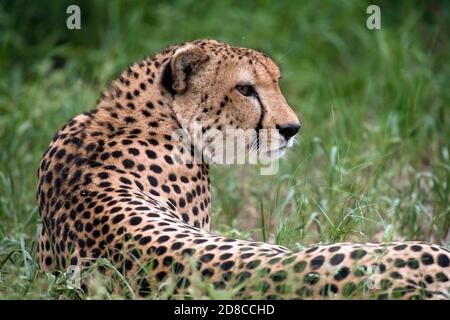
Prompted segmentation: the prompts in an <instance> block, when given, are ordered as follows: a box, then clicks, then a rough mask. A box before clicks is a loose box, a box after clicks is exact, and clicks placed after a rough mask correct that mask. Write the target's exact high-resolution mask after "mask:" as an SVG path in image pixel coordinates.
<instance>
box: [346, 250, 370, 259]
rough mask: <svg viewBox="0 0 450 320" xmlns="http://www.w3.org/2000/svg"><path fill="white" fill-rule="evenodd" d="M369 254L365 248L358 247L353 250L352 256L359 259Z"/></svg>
mask: <svg viewBox="0 0 450 320" xmlns="http://www.w3.org/2000/svg"><path fill="white" fill-rule="evenodd" d="M366 254H367V252H366V251H365V250H363V249H357V250H354V251H352V253H351V254H350V257H351V258H352V259H355V260H358V259H361V258H362V257H364V256H365V255H366Z"/></svg>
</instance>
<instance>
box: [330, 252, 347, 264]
mask: <svg viewBox="0 0 450 320" xmlns="http://www.w3.org/2000/svg"><path fill="white" fill-rule="evenodd" d="M344 258H345V255H343V254H342V253H337V254H335V255H334V256H332V257H331V259H330V264H331V265H333V266H337V265H338V264H340V263H341V262H342V261H344Z"/></svg>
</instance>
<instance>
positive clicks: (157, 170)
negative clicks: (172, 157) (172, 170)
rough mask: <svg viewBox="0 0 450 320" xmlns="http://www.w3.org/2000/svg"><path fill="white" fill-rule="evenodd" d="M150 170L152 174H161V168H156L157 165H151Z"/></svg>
mask: <svg viewBox="0 0 450 320" xmlns="http://www.w3.org/2000/svg"><path fill="white" fill-rule="evenodd" d="M150 170H152V171H153V172H154V173H161V172H162V168H161V167H160V166H158V165H157V164H152V165H151V166H150Z"/></svg>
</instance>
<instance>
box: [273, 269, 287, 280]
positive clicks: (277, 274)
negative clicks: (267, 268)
mask: <svg viewBox="0 0 450 320" xmlns="http://www.w3.org/2000/svg"><path fill="white" fill-rule="evenodd" d="M286 277H287V272H286V271H284V270H281V271H277V272H275V273H274V274H272V276H271V278H272V280H273V281H274V282H280V281H284V280H285V279H286Z"/></svg>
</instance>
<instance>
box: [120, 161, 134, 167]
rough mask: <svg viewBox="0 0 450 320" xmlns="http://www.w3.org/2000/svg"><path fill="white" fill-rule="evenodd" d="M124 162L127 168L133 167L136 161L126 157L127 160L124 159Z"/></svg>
mask: <svg viewBox="0 0 450 320" xmlns="http://www.w3.org/2000/svg"><path fill="white" fill-rule="evenodd" d="M122 164H123V166H124V167H125V168H127V169H131V168H133V167H134V161H133V160H130V159H125V160H123V161H122Z"/></svg>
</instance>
